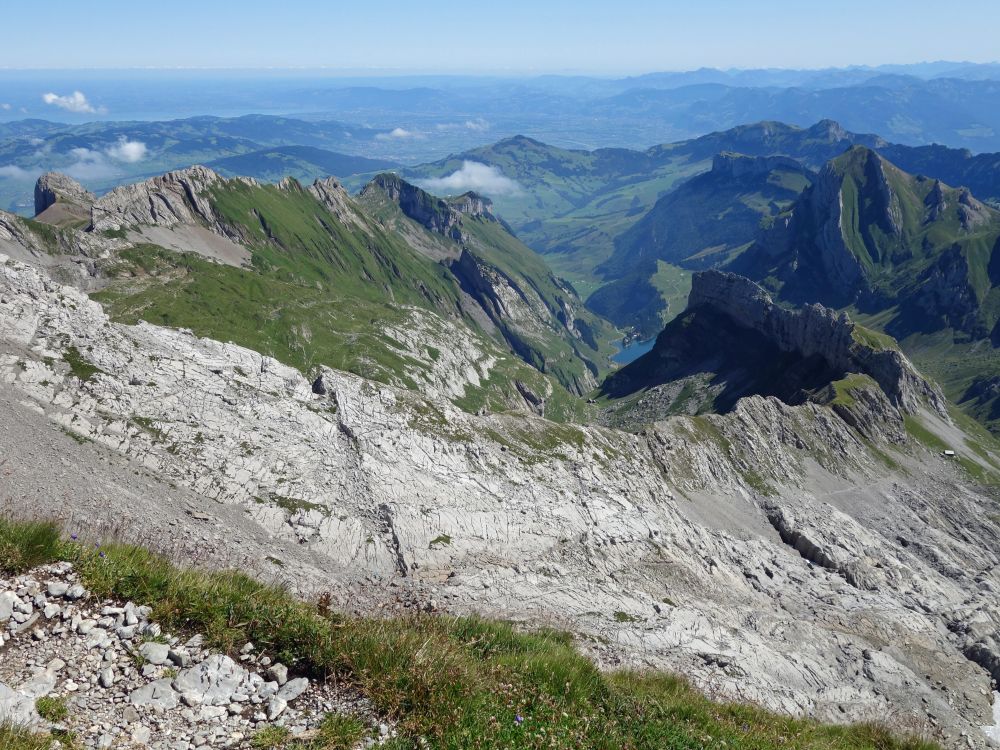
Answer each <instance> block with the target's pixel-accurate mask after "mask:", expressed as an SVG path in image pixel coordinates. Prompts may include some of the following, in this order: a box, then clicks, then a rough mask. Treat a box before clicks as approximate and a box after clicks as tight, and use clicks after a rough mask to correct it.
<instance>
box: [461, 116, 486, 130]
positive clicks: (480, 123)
mask: <svg viewBox="0 0 1000 750" xmlns="http://www.w3.org/2000/svg"><path fill="white" fill-rule="evenodd" d="M465 129H466V130H475V131H476V132H479V133H482V132H483V131H485V130H489V129H490V124H489V123H488V122H486V120H484V119H482V118H481V117H480V118H479V119H476V120H466V121H465Z"/></svg>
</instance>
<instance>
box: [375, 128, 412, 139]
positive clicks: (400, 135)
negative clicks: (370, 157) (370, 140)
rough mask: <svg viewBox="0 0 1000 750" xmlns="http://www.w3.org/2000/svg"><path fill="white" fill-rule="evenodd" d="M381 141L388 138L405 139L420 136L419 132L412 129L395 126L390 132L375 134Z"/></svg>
mask: <svg viewBox="0 0 1000 750" xmlns="http://www.w3.org/2000/svg"><path fill="white" fill-rule="evenodd" d="M375 137H376V138H377V139H378V140H380V141H388V140H397V141H400V140H403V139H405V138H419V137H420V134H419V133H414V132H413V131H412V130H406V129H405V128H393V129H392V130H390V131H389V132H388V133H379V134H378V135H377V136H375Z"/></svg>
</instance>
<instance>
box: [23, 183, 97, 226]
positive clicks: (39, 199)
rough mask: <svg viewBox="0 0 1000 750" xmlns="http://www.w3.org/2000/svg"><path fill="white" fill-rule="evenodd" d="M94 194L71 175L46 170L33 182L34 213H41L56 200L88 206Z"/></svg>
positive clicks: (81, 206)
mask: <svg viewBox="0 0 1000 750" xmlns="http://www.w3.org/2000/svg"><path fill="white" fill-rule="evenodd" d="M95 200H97V198H96V196H95V195H94V194H93V193H91V192H90V191H89V190H87V189H86V188H84V187H83V185H81V184H80V183H79V182H77V181H76V180H74V179H73V178H72V177H68V176H67V175H64V174H60V173H59V172H46V173H45V174H43V175H42V176H41V177H39V178H38V182H36V183H35V215H36V216H37V215H38V214H40V213H42V212H43V211H44V210H45V209H47V208H48V207H49V206H52V205H54V204H55V203H56V202H57V201H62V202H64V203H70V204H74V205H76V206H79V207H80V208H90V206H91V205H93V203H94V201H95Z"/></svg>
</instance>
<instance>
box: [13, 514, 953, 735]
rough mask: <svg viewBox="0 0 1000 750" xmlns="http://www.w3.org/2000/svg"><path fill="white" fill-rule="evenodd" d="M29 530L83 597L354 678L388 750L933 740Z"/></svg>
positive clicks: (547, 634)
mask: <svg viewBox="0 0 1000 750" xmlns="http://www.w3.org/2000/svg"><path fill="white" fill-rule="evenodd" d="M42 526H43V527H44V525H42ZM39 528H41V527H39V526H38V525H34V526H32V527H31V531H30V532H26V531H25V530H24V529H23V528H22V527H21V525H20V524H16V523H11V522H9V521H4V520H0V547H3V546H4V545H7V546H11V545H13V546H17V545H18V544H20V540H28V547H29V549H31V550H34V552H33V553H32V556H31V557H32V559H33V560H36V561H37V562H41V561H42V560H38V559H37V557H38V550H39V549H42V550H45V551H46V552H47V556H48V557H49V559H50V560H56V559H67V560H70V561H72V562H73V563H74V564H75V566H76V569H77V570H78V571H79V573H80V575H81V577H82V580H83V582H84V584H85V585H86V586H87V587H88V588H89V589H90V591H91V592H92V594H93V595H94V596H96V597H100V598H105V597H108V598H116V599H121V600H131V601H135V602H139V603H143V604H149V605H150V606H151V607H152V608H153V612H152V617H153V619H155V620H156V621H158V622H159V623H161V624H162V625H163V626H164V627H166V628H170V629H172V630H186V631H197V632H200V633H204V634H205V636H206V638H207V641H208V643H209V644H210V646H211V647H213V648H217V649H222V650H226V651H230V652H235V650H237V649H238V648H239V647H240V646H241V645H242V644H243V643H246V642H247V641H252V642H253V643H255V644H256V645H257V646H258V648H259V649H260V650H261V651H264V652H267V653H269V654H271V655H273V658H276V659H279V660H281V661H282V662H284V663H286V664H289V665H290V666H293V667H294V669H295V670H296V671H299V672H301V673H304V674H308V675H311V676H313V677H317V678H334V679H339V680H344V681H348V682H350V683H352V684H354V685H356V686H357V687H358V688H359V689H360V690H362V691H363V692H364V693H365V694H366V695H367V697H368V698H369V700H370V701H371V703H372V705H373V707H374V708H375V709H376V710H377V711H378V712H379V714H380V715H382V716H385V717H389V718H391V719H393V720H394V721H395V722H396V725H397V727H398V730H399V732H400V735H401V738H402V739H400V740H397V741H394V745H393V746H394V747H396V748H403V747H406V748H412V747H415V746H416V745H417V744H418V743H417V738H420V737H423V738H425V739H426V741H427V743H428V744H429V746H430V747H433V748H443V749H447V750H459V749H462V750H487V749H488V748H490V749H492V748H508V749H510V750H521V749H529V748H531V749H537V750H541V749H542V748H564V747H566V748H568V747H580V748H593V749H594V750H619V749H621V748H629V749H630V750H645V749H647V748H648V749H649V750H653V749H654V748H655V749H657V750H694V748H702V747H720V748H721V747H727V748H747V749H748V750H749V748H754V749H755V750H772V749H775V750H776V749H777V748H816V749H822V750H924V749H928V750H929V749H930V748H933V747H934V746H933V745H931V744H929V743H926V742H921V741H918V740H909V739H900V738H898V737H895V736H894V735H893V734H892V733H891V732H889V731H888V730H887V729H885V728H882V727H877V726H874V725H867V724H866V725H858V726H831V725H824V724H820V723H818V722H814V721H808V720H797V719H792V718H788V717H786V716H779V715H776V714H772V713H768V712H767V711H764V710H762V709H759V708H755V707H752V706H747V705H740V704H723V703H716V702H712V701H710V700H708V699H707V698H705V697H704V696H702V695H701V694H700V693H698V692H697V691H695V690H694V689H692V688H691V687H690V686H689V685H688V684H687V683H686V682H685V681H684V680H683V679H681V678H679V677H675V676H670V675H665V674H658V673H639V672H622V673H615V674H605V673H602V672H601V671H600V670H598V669H597V667H596V666H595V665H594V663H593V662H591V661H590V660H589V659H587V658H586V657H584V656H583V655H582V654H580V653H579V652H578V651H576V650H575V649H574V648H573V644H572V641H571V639H570V638H569V637H568V636H566V634H564V633H559V632H553V631H540V632H533V633H532V632H522V631H519V630H518V629H517V628H515V627H514V626H513V625H511V624H508V623H502V622H491V621H485V620H480V619H475V618H455V617H445V616H429V615H423V616H409V617H399V618H394V619H385V620H380V619H372V618H353V617H346V616H340V615H336V614H333V613H330V612H329V610H328V609H326V608H322V607H320V606H317V605H313V604H308V603H305V602H301V601H297V600H295V599H293V598H292V597H291V596H290V595H289V594H288V593H287V592H285V591H283V590H280V589H277V588H272V587H268V586H265V585H263V584H261V583H258V582H257V581H254V580H252V579H250V578H248V577H247V576H245V575H243V574H241V573H236V572H212V573H205V572H201V571H196V570H191V569H182V568H178V567H175V566H173V565H171V564H169V563H168V562H166V561H165V560H164V559H162V558H160V557H158V556H156V555H153V554H151V553H150V552H148V551H145V550H142V549H139V548H136V547H131V546H127V545H121V544H105V545H104V546H103V547H102V551H103V552H104V556H103V557H99V556H98V555H96V554H95V553H94V551H93V550H92V549H91V548H90V547H89V546H88V545H84V544H79V545H77V544H74V543H59V542H58V534H57V530H56V528H55V527H54V526H50V527H48V528H47V529H46V530H45V532H44V533H43V534H41V537H42V538H43V540H44V543H43V544H42V545H41V546H39V544H38V543H37V542H32V541H31V540H37V539H38V537H39V535H40V532H39ZM330 721H331V722H332V721H334V720H330ZM328 731H329V737H330V738H331V739H330V742H331V743H333V742H334V741H335V740H334V739H332V738H343V742H345V743H348V742H350V741H351V740H352V738H354V737H356V736H357V732H360V731H361V728H360V727H358V726H356V725H348V724H347V723H346V722H345V721H344V720H336V724H335V725H331V726H330V727H328ZM266 739H268V741H271V742H282V741H283V740H282V738H280V737H278V736H276V735H275V736H273V737H266ZM260 741H263V740H260ZM336 741H340V740H339V739H337V740H336ZM328 746H332V747H338V746H337V745H336V744H331V745H328ZM344 746H347V745H341V747H344ZM7 747H13V748H16V750H24V748H30V749H31V750H33V748H35V747H38V746H37V745H34V746H33V745H22V746H18V745H14V744H9V745H7ZM258 747H268V745H258ZM271 747H280V745H275V744H272V745H271ZM320 747H326V746H323V745H320Z"/></svg>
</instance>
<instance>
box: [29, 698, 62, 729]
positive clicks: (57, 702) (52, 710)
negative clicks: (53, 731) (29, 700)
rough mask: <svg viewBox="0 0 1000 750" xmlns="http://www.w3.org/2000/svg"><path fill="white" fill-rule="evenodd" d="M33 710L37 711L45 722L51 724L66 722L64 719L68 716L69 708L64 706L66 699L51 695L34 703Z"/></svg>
mask: <svg viewBox="0 0 1000 750" xmlns="http://www.w3.org/2000/svg"><path fill="white" fill-rule="evenodd" d="M35 710H36V711H38V715H39V716H41V717H42V718H43V719H45V721H51V722H52V723H53V724H58V723H59V722H62V721H66V717H67V716H69V707H68V706H67V705H66V699H65V698H61V697H55V696H51V695H47V696H45V697H43V698H39V699H38V700H37V701H35Z"/></svg>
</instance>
